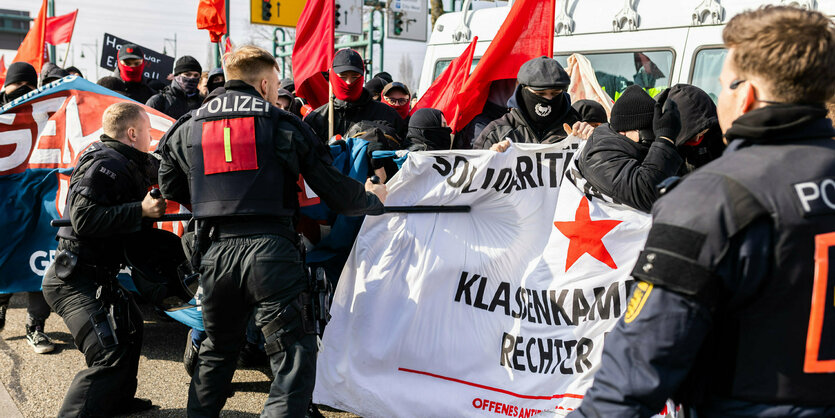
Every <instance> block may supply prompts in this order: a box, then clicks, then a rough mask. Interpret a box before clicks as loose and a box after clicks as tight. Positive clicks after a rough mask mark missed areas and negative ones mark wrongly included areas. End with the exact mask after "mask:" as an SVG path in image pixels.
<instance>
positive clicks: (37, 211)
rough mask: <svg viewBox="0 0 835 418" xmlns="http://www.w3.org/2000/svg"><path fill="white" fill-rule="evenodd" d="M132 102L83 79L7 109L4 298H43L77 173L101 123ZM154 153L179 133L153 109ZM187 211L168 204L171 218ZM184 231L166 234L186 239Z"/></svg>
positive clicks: (1, 256) (1, 120)
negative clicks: (59, 222)
mask: <svg viewBox="0 0 835 418" xmlns="http://www.w3.org/2000/svg"><path fill="white" fill-rule="evenodd" d="M129 100H130V99H128V98H127V97H125V96H122V95H120V94H118V93H115V92H113V91H111V90H109V89H106V88H104V87H101V86H98V85H96V84H93V83H91V82H89V81H87V80H85V79H83V78H78V77H76V76H68V77H64V78H63V79H61V80H58V81H55V82H53V83H51V84H48V85H46V86H44V87H42V88H40V89H38V90H36V91H33V92H31V93H29V94H27V95H25V96H23V97H20V98H18V99H17V100H15V101H13V102H11V103H9V104H7V105H6V106H3V107H2V108H0V196H2V197H3V199H2V202H0V214H2V219H0V230H2V231H3V233H4V245H3V247H2V248H0V292H3V293H11V292H22V291H36V290H40V287H41V278H42V276H43V273H44V271H45V270H46V268H47V267H48V266H49V264H50V263H51V262H52V258H53V257H54V256H55V246H56V242H55V233H56V229H55V228H53V227H51V226H50V225H49V222H50V221H51V220H52V219H57V218H60V217H61V214H62V212H63V210H64V206H65V203H66V198H67V192H68V189H69V179H70V174H71V173H72V169H73V167H74V166H75V164H76V162H77V161H78V157H79V156H80V155H81V153H82V152H83V151H84V150H85V149H86V148H87V147H88V146H89V145H90V144H91V143H93V142H95V141H98V140H99V137H100V135H101V133H102V129H101V126H102V122H101V117H102V113H103V112H104V110H105V109H106V108H107V107H108V106H110V105H111V104H114V103H118V102H123V101H129ZM146 111H147V113H148V116H149V118H150V120H151V136H152V142H151V149H155V148H156V146H157V142H158V141H159V139H160V137H162V135H163V133H165V131H166V130H167V129H168V128H169V127H170V126H171V125H172V123H173V121H172V120H171V118H169V117H168V116H165V115H163V114H162V113H160V112H158V111H156V110H153V109H151V108H146ZM180 210H181V208H180V206H179V205H177V204H176V203H174V202H169V203H168V211H167V212H168V213H176V212H178V211H180ZM180 228H181V225H180V224H179V223H173V224H172V223H167V225H164V229H167V230H169V231H173V232H175V233H180V232H181V229H180Z"/></svg>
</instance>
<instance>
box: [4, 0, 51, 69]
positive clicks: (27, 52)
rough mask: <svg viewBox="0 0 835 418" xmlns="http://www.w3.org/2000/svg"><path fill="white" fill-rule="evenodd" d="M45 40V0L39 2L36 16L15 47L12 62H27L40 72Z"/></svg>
mask: <svg viewBox="0 0 835 418" xmlns="http://www.w3.org/2000/svg"><path fill="white" fill-rule="evenodd" d="M45 40H46V0H43V4H41V10H40V11H39V12H38V17H36V18H35V21H34V22H32V27H31V28H29V33H27V34H26V37H25V38H23V42H22V43H21V44H20V47H18V48H17V55H15V57H14V60H12V62H28V63H29V64H32V66H33V67H35V71H37V72H41V67H43V63H44V43H45Z"/></svg>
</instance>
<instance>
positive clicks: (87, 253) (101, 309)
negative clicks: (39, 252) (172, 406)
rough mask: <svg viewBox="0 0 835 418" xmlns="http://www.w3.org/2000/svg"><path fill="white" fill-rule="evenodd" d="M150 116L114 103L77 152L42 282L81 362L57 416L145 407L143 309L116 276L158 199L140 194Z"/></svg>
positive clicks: (160, 205) (155, 213) (158, 209)
mask: <svg viewBox="0 0 835 418" xmlns="http://www.w3.org/2000/svg"><path fill="white" fill-rule="evenodd" d="M150 129H151V122H150V119H149V118H148V115H147V114H146V113H145V111H144V110H143V109H142V107H141V106H139V105H138V104H134V103H117V104H114V105H111V106H110V107H108V108H107V109H106V110H105V112H104V115H103V116H102V130H103V131H104V134H103V135H102V136H101V141H100V142H95V143H93V144H92V145H90V147H89V148H87V150H86V151H85V152H84V154H82V155H81V157H80V158H79V161H78V164H77V165H76V168H75V170H73V173H72V176H71V177H70V192H69V196H68V197H67V206H66V209H65V213H66V214H68V215H69V218H70V221H71V222H72V226H71V227H63V228H61V229H60V230H59V232H58V254H57V256H56V258H55V262H54V263H53V264H52V265H50V267H49V269H48V270H47V272H46V274H45V275H44V280H43V293H44V297H45V298H46V301H47V302H48V303H49V306H51V307H52V309H53V310H54V311H55V312H56V313H57V314H58V315H60V316H61V318H62V319H63V320H64V323H65V324H66V325H67V328H69V330H70V332H71V333H72V336H73V340H74V342H75V345H76V347H78V349H79V350H81V352H83V353H84V358H85V360H86V362H87V366H88V368H87V369H85V370H82V371H80V372H78V374H77V375H76V376H75V379H73V382H72V384H71V386H70V388H69V390H68V391H67V395H66V396H65V397H64V403H63V405H62V406H61V410H60V412H59V413H58V416H60V417H79V416H82V417H88V416H113V415H116V414H126V413H131V412H137V411H141V410H145V409H149V408H151V406H152V405H151V401H149V400H146V399H138V398H134V395H135V394H136V374H137V368H138V366H139V352H140V349H141V345H142V315H141V314H140V312H139V309H138V308H137V306H136V303H135V302H134V301H133V300H132V298H131V296H130V295H129V294H128V292H127V291H125V290H124V289H123V288H121V287H120V286H119V284H118V282H117V279H116V274H117V273H118V271H119V267H120V264H121V263H122V262H123V258H124V257H123V246H124V244H125V243H126V242H128V241H129V240H131V239H133V237H135V235H136V234H137V233H139V232H140V231H142V230H143V228H149V227H150V224H149V223H148V222H143V218H158V217H160V216H161V215H162V214H163V213H164V212H165V200H163V199H154V198H152V197H151V196H150V194H149V193H148V192H147V190H148V187H149V186H150V185H151V184H153V183H154V179H152V178H150V177H151V176H150V174H152V173H153V169H155V168H156V165H154V164H153V162H152V160H151V158H152V157H151V156H150V155H149V154H148V153H147V151H148V148H149V146H150V143H151V131H150Z"/></svg>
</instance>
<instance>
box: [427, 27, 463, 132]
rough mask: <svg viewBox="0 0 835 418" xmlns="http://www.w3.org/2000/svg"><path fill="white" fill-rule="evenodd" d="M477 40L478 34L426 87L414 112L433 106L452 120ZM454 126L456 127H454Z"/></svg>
mask: <svg viewBox="0 0 835 418" xmlns="http://www.w3.org/2000/svg"><path fill="white" fill-rule="evenodd" d="M477 42H478V37H477V36H476V37H475V38H474V39H473V41H472V42H470V46H468V47H467V49H465V50H464V52H463V53H462V54H461V55H460V56H458V58H455V59H454V60H452V62H450V63H449V67H447V68H446V69H445V70H444V72H443V73H441V75H440V76H438V78H437V79H436V80H435V81H433V82H432V85H431V86H429V88H428V89H426V92H425V93H423V96H421V98H420V100H418V102H417V103H416V104H415V107H414V108H412V114H414V113H415V112H416V111H417V110H418V109H422V108H433V109H438V110H440V111H441V112H444V117H445V118H446V119H447V120H449V121H452V118H453V116H455V106H456V105H457V104H458V102H457V100H456V97H458V92H459V91H460V90H461V87H462V86H463V85H464V83H465V82H466V81H467V77H468V76H469V75H470V67H472V65H473V54H474V53H475V46H476V43H477ZM452 128H453V129H454V127H452Z"/></svg>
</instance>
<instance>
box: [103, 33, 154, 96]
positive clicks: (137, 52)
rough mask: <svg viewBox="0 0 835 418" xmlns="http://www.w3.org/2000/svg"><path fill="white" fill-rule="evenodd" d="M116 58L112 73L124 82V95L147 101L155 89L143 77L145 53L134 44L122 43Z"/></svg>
mask: <svg viewBox="0 0 835 418" xmlns="http://www.w3.org/2000/svg"><path fill="white" fill-rule="evenodd" d="M116 58H117V59H118V61H117V63H116V69H115V70H114V71H113V75H114V76H116V77H119V78H121V79H122V81H124V82H125V90H126V91H127V94H126V96H128V97H130V98H131V99H133V100H136V101H137V102H139V103H143V104H144V103H147V102H148V99H150V98H151V96H153V95H155V94H157V91H156V90H154V89H153V88H152V87H150V86H149V85H148V80H147V79H145V55H144V53H143V52H142V48H140V47H139V45H135V44H124V45H122V47H121V48H119V52H117V53H116Z"/></svg>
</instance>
